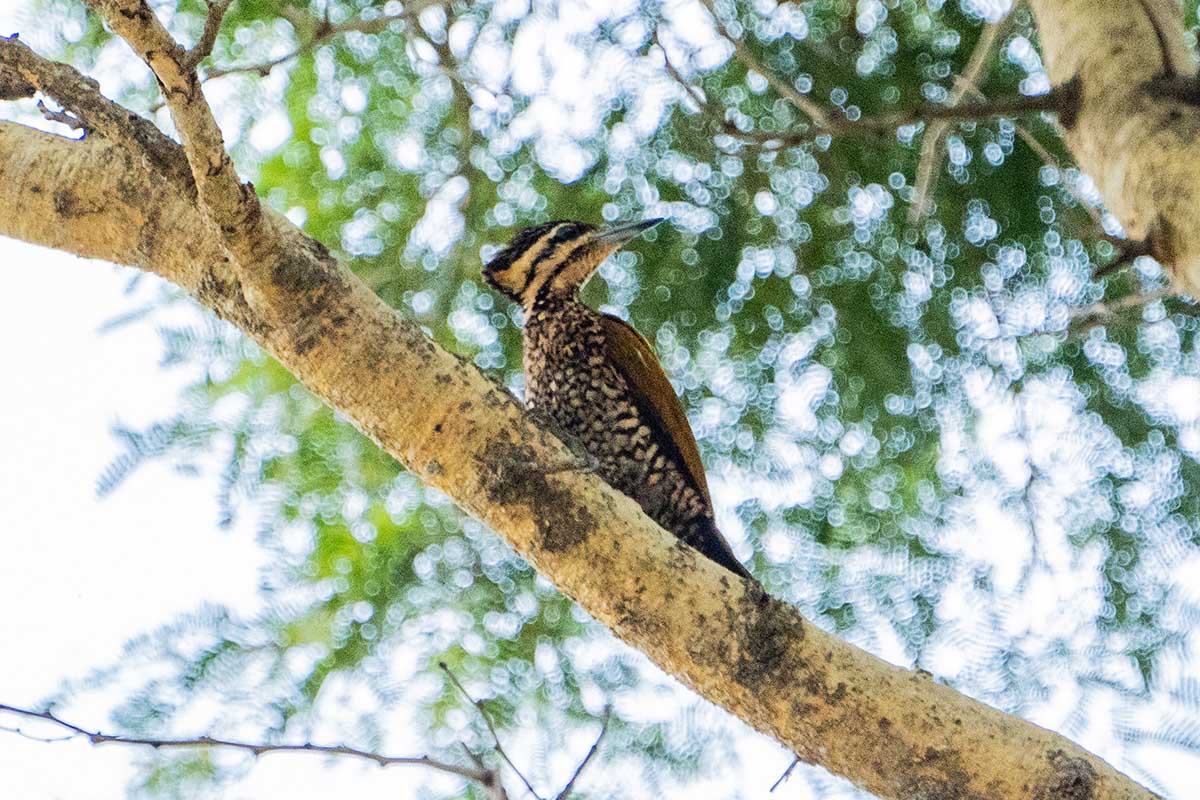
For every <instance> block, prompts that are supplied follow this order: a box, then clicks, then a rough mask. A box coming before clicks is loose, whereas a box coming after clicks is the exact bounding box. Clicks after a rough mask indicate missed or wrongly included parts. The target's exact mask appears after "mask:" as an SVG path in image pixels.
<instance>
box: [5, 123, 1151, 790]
mask: <svg viewBox="0 0 1200 800" xmlns="http://www.w3.org/2000/svg"><path fill="white" fill-rule="evenodd" d="M0 187H4V189H3V191H0V235H8V236H14V237H17V238H20V239H23V240H25V241H29V242H34V243H38V244H43V245H48V246H51V247H56V248H59V249H62V250H66V251H68V252H73V253H78V254H81V255H86V256H92V257H97V258H103V259H105V260H108V261H113V262H116V263H120V264H129V265H132V266H137V267H140V268H142V269H147V270H150V271H153V272H156V273H158V274H160V275H162V276H164V277H166V278H167V279H169V280H172V281H174V282H175V283H177V284H179V285H180V286H182V287H184V288H185V289H187V290H188V291H190V292H192V293H193V294H194V295H195V296H196V297H197V298H198V299H199V300H200V301H201V302H202V303H204V304H205V305H206V306H208V307H209V308H211V309H213V310H214V311H215V312H216V313H218V314H219V315H221V316H223V317H225V318H227V319H231V320H233V321H234V322H235V323H236V324H238V325H239V327H241V328H242V329H243V330H244V331H246V332H247V333H248V334H249V335H250V336H252V337H253V338H254V339H256V340H257V341H258V342H260V343H261V344H262V345H263V346H264V347H265V348H266V349H267V350H268V351H269V352H270V353H272V354H273V355H274V356H275V357H276V358H278V359H279V360H280V361H281V362H282V363H283V364H284V366H286V367H287V368H288V369H289V370H291V371H292V372H293V373H294V374H295V375H296V376H297V377H298V378H299V379H300V380H301V381H303V382H304V383H305V385H306V386H308V388H309V389H310V390H312V391H313V392H314V393H316V394H317V395H318V396H320V397H322V398H323V399H325V400H326V401H327V402H329V403H330V405H332V406H333V407H334V408H336V409H337V410H338V411H340V412H341V413H342V414H344V415H345V416H346V417H347V418H348V419H350V420H352V421H354V423H355V424H356V425H357V426H358V427H359V428H360V429H361V430H362V431H363V432H364V433H366V434H367V435H368V436H370V437H371V438H372V439H374V440H375V441H377V442H378V443H379V444H380V445H381V446H382V447H383V448H384V449H385V450H386V451H387V452H389V453H391V454H393V455H394V456H395V457H396V458H397V459H399V460H400V461H401V462H402V463H404V464H405V465H406V466H408V467H409V468H410V469H411V470H413V471H414V472H415V473H416V474H418V475H420V476H421V477H422V478H423V479H424V480H425V481H426V482H427V483H429V484H430V485H431V486H434V487H436V488H438V489H440V490H442V491H444V492H446V493H447V494H448V495H449V496H451V497H452V498H454V500H455V501H456V502H457V503H459V504H460V505H461V506H462V507H463V508H464V509H465V510H466V511H468V512H469V513H471V514H473V515H474V516H476V517H477V518H478V519H480V520H481V521H483V522H484V523H485V524H487V525H490V526H491V527H492V528H493V529H495V530H496V531H498V532H499V533H500V534H501V535H503V536H504V537H505V538H506V539H507V540H508V541H509V542H510V543H511V544H512V545H513V546H514V547H515V548H516V549H517V551H518V552H519V553H521V554H522V555H523V556H525V557H526V558H528V559H529V560H530V561H531V562H532V563H533V564H534V565H535V566H536V567H537V568H538V570H539V571H541V572H542V574H544V575H546V576H547V577H548V578H550V579H551V580H552V581H553V582H554V583H555V584H556V585H557V586H558V587H559V588H561V589H562V590H563V591H564V592H566V593H567V594H569V595H570V596H571V597H572V598H574V599H575V600H576V601H577V602H579V603H580V605H581V606H582V607H583V608H584V609H585V610H586V611H587V612H588V613H590V614H591V615H592V616H593V617H595V618H596V619H597V620H599V621H600V622H601V623H602V624H604V625H606V626H607V627H609V628H610V629H611V630H613V631H614V632H615V633H616V634H617V635H618V636H620V637H621V638H622V639H624V640H625V641H626V642H628V643H629V644H630V645H632V646H633V647H635V648H637V649H639V650H641V651H642V652H644V653H646V654H647V655H648V656H649V657H650V658H652V659H653V660H654V661H655V662H656V663H658V664H659V665H660V666H661V667H662V668H663V669H665V670H666V671H667V672H669V673H670V674H672V675H675V676H677V677H679V678H680V679H681V680H683V681H684V682H685V683H687V684H688V685H690V686H692V687H693V688H694V689H695V690H696V691H698V692H699V693H700V694H701V695H703V696H704V697H706V698H708V699H709V700H711V701H713V702H714V703H717V704H718V705H720V706H722V707H723V708H725V709H727V710H729V711H730V712H731V713H733V714H734V715H736V716H738V717H739V718H741V719H743V720H745V721H746V722H747V723H748V724H750V725H752V726H753V727H755V728H757V729H758V730H760V731H763V732H764V733H767V734H769V735H771V736H773V737H775V738H776V739H778V740H779V741H780V742H782V743H783V744H784V745H785V746H787V747H788V748H790V749H791V750H793V751H794V752H795V753H796V754H797V755H799V756H800V757H801V758H803V759H804V760H805V761H808V762H810V763H815V764H820V765H823V766H825V767H826V768H828V769H830V770H831V771H833V772H835V773H837V774H839V775H843V776H845V777H847V778H849V779H850V780H852V781H853V782H855V783H856V784H858V785H859V786H862V787H864V788H865V789H867V790H868V791H871V792H873V793H875V794H876V795H878V796H880V797H884V798H896V800H900V799H901V798H903V800H911V798H913V797H927V798H935V797H938V798H940V797H945V798H968V797H989V798H1014V799H1015V798H1022V799H1023V798H1030V797H1035V798H1047V799H1049V798H1058V797H1069V796H1072V795H1071V794H1069V792H1072V791H1074V792H1076V795H1075V796H1080V797H1089V798H1091V800H1114V799H1115V798H1121V799H1122V800H1133V798H1138V799H1139V800H1145V798H1150V797H1153V795H1152V794H1151V793H1149V792H1147V791H1146V790H1144V789H1142V788H1141V787H1139V786H1137V785H1136V784H1135V783H1133V782H1132V781H1130V780H1129V779H1128V778H1126V777H1124V776H1122V775H1121V774H1120V773H1118V772H1117V771H1116V770H1114V769H1113V768H1112V767H1110V766H1108V765H1107V764H1105V763H1104V762H1103V761H1101V760H1100V759H1098V758H1096V757H1095V756H1093V755H1092V754H1090V753H1088V752H1086V751H1085V750H1083V749H1082V748H1080V747H1078V746H1076V745H1074V744H1072V743H1071V742H1069V741H1068V740H1066V739H1064V738H1063V737H1061V736H1059V735H1057V734H1054V733H1051V732H1049V731H1046V730H1043V729H1042V728H1039V727H1037V726H1036V725H1033V724H1030V723H1027V722H1023V721H1021V720H1018V719H1015V718H1013V717H1010V716H1008V715H1006V714H1003V713H1001V712H999V711H996V710H995V709H992V708H989V707H987V706H985V705H983V704H981V703H978V702H975V701H973V700H970V699H969V698H966V697H963V696H962V695H959V694H958V693H956V692H954V691H953V690H952V689H950V688H949V687H946V686H942V685H939V684H937V683H935V682H933V681H931V680H929V679H928V678H926V677H923V676H922V675H921V674H919V673H915V672H910V671H908V670H904V669H900V668H897V667H894V666H892V665H889V664H887V663H885V662H883V661H881V660H879V659H877V658H875V657H873V656H871V655H870V654H868V653H866V652H864V651H862V650H859V649H858V648H856V647H853V646H851V645H849V644H846V643H845V642H842V641H840V640H839V639H837V638H836V637H834V636H831V635H829V634H827V633H825V632H824V631H822V630H820V629H819V628H817V627H815V626H813V625H812V624H810V623H808V622H807V621H806V620H805V619H804V618H803V617H802V616H801V615H800V614H799V613H798V612H797V611H796V609H794V608H792V607H790V606H788V605H786V604H784V603H780V602H778V601H775V600H772V599H771V598H768V597H766V596H764V595H763V594H762V593H761V592H760V591H758V590H757V589H756V588H755V587H752V586H749V585H747V584H744V583H742V582H741V581H739V580H737V579H736V578H735V577H733V576H732V575H730V574H729V573H728V572H726V571H724V570H723V569H721V568H720V567H718V566H717V565H715V564H713V563H712V562H710V561H708V560H707V559H704V558H700V557H698V556H697V554H696V553H695V552H694V551H692V550H691V549H689V548H687V547H684V546H682V545H680V544H678V542H676V541H675V540H674V539H673V538H672V537H670V536H669V535H668V534H666V533H665V532H664V531H662V530H661V529H660V528H658V527H657V526H656V525H654V523H653V522H651V521H650V520H649V519H648V518H647V517H646V516H645V515H644V514H642V512H641V510H640V509H639V508H638V507H637V505H636V504H635V503H634V502H633V501H632V500H630V499H629V498H627V497H625V496H624V495H621V494H620V493H618V492H616V491H615V490H613V489H612V488H611V487H609V486H608V485H607V484H605V483H604V482H603V481H601V480H600V479H599V478H597V477H595V476H593V475H588V474H582V473H576V472H569V471H568V472H562V471H557V472H556V471H554V470H553V468H552V466H553V465H556V464H561V463H563V462H565V461H567V460H569V459H570V453H569V451H568V450H567V449H566V448H565V447H564V446H563V445H562V444H561V443H559V442H558V441H557V440H556V439H554V438H553V437H551V436H550V435H549V434H547V433H545V432H544V431H541V430H540V429H538V428H537V427H536V426H534V425H533V424H532V423H531V422H530V421H529V420H528V419H527V418H526V416H525V415H524V413H523V411H522V409H521V408H520V406H519V405H518V404H517V403H516V402H515V400H513V398H512V397H511V396H509V395H508V393H507V392H505V391H504V390H503V389H502V388H501V387H500V386H498V385H496V384H495V383H493V382H492V381H491V380H489V379H488V378H487V377H485V376H484V375H482V374H481V373H480V372H479V371H478V370H477V369H475V368H474V367H473V366H471V365H470V364H467V363H465V362H463V361H461V360H460V359H458V358H456V357H454V356H453V355H451V354H449V353H447V352H446V351H444V350H442V349H441V348H440V347H438V346H437V345H436V344H434V343H433V342H431V341H430V340H429V339H427V338H426V337H425V336H424V335H423V334H422V333H421V331H420V328H419V327H418V326H417V325H416V324H414V323H411V322H409V321H406V320H404V319H402V318H401V317H399V316H398V315H397V314H396V313H395V312H394V311H393V310H392V309H391V308H389V307H387V306H386V305H385V304H384V303H383V302H382V301H380V300H379V298H378V297H376V296H375V295H374V294H373V293H372V292H371V291H370V290H369V289H368V288H367V287H366V286H364V285H363V284H362V283H361V282H360V281H359V280H358V279H357V278H355V277H354V276H353V275H352V274H351V273H350V272H349V271H348V270H346V269H345V268H344V267H342V266H341V265H339V264H337V263H336V261H334V260H332V259H322V260H321V261H320V262H319V263H320V265H321V268H320V269H319V270H316V269H314V270H313V271H311V272H305V273H303V274H301V275H299V276H293V275H289V274H283V275H279V276H278V280H276V281H275V286H274V288H273V291H272V292H271V293H270V294H266V293H263V294H260V296H259V297H258V298H256V299H254V300H253V302H249V301H248V300H247V296H248V295H250V294H252V293H253V291H254V288H255V287H248V286H246V285H245V284H243V283H241V282H240V281H239V280H237V279H236V278H235V277H234V276H233V270H232V269H231V268H230V267H229V265H228V263H227V260H226V255H225V248H224V246H223V243H222V242H221V241H220V237H219V235H217V234H215V233H214V232H213V230H212V229H211V228H210V227H209V226H208V224H207V222H206V221H205V218H204V217H203V216H202V214H201V212H200V211H199V210H198V209H197V208H196V207H195V206H194V205H193V204H192V203H191V201H189V200H188V199H187V198H185V197H183V196H181V195H180V193H179V192H177V191H175V190H174V188H173V187H172V186H171V185H170V183H169V182H168V181H165V180H163V179H162V178H161V176H159V175H157V174H154V173H152V172H150V171H149V170H148V169H147V168H146V167H145V165H144V163H143V162H142V161H141V160H140V159H136V158H133V157H130V156H129V155H128V154H127V153H124V152H123V151H121V150H120V149H119V148H117V147H115V146H114V145H111V144H109V143H107V142H104V141H101V140H98V139H95V138H87V139H84V140H82V141H73V140H67V139H63V138H60V137H55V136H52V135H49V134H45V133H40V132H37V131H34V130H31V129H29V128H25V127H22V126H20V125H14V124H11V123H0ZM262 225H263V228H264V229H265V230H266V232H267V235H271V236H275V237H276V239H275V240H274V242H272V243H269V246H271V247H276V248H278V249H280V250H281V251H283V252H285V253H287V254H289V255H291V256H292V257H294V258H296V259H297V260H304V259H307V258H309V257H310V255H311V253H313V252H314V251H319V250H321V248H320V247H319V245H316V244H315V243H312V242H310V241H309V240H307V239H306V238H305V237H303V236H302V235H301V234H300V233H299V232H298V231H295V229H294V228H292V227H291V226H290V225H289V224H288V223H287V222H286V221H284V220H282V219H281V218H279V217H278V216H277V215H275V214H273V213H271V212H270V211H267V210H264V211H263V223H262ZM181 242H186V243H187V246H186V247H183V246H179V245H180V243H181ZM244 274H247V275H251V276H252V277H253V279H254V280H255V281H261V280H271V278H270V276H265V277H263V276H260V275H257V274H256V273H254V272H253V271H246V272H245V273H244ZM260 305H266V306H270V308H267V309H264V310H262V311H260V310H259V306H260ZM294 309H303V313H304V314H306V315H309V316H311V318H312V320H311V322H310V323H309V324H308V325H307V326H306V327H298V326H295V325H284V326H280V325H276V324H274V323H273V322H272V321H271V320H272V318H282V319H292V318H293V317H294V315H295V313H296V312H295V311H294ZM529 463H536V464H542V465H546V470H545V471H541V470H523V469H520V468H518V467H514V466H512V465H518V464H529Z"/></svg>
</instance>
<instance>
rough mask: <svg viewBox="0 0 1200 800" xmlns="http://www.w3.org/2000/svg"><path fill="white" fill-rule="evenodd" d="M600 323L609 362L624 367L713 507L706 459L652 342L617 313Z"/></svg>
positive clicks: (648, 412) (631, 384) (635, 390)
mask: <svg viewBox="0 0 1200 800" xmlns="http://www.w3.org/2000/svg"><path fill="white" fill-rule="evenodd" d="M601 323H602V328H603V330H604V339H605V343H606V344H607V346H608V355H609V359H610V362H611V363H612V364H614V365H616V367H617V369H619V370H620V371H621V376H622V377H623V378H625V383H627V384H628V385H629V388H630V390H631V391H632V392H633V393H634V396H635V397H636V398H637V404H638V407H639V408H640V409H641V411H642V413H643V414H645V415H646V416H647V418H648V420H649V421H650V422H652V423H655V424H657V425H658V426H659V427H660V428H661V429H662V433H663V434H664V436H663V439H665V440H666V441H667V442H669V443H671V444H673V445H674V447H675V449H676V450H677V451H678V453H679V456H680V457H681V458H682V460H683V466H684V468H685V469H686V470H687V473H688V476H689V477H690V478H691V479H692V482H693V483H694V484H695V486H696V489H698V490H699V492H700V494H701V495H702V496H703V497H704V502H705V505H707V506H708V507H709V508H710V509H711V508H712V499H711V498H710V497H709V494H708V480H707V479H706V478H705V477H704V462H702V461H701V460H700V449H699V448H698V447H696V437H695V436H694V435H692V427H691V426H690V425H689V424H688V421H687V415H685V414H684V413H683V406H682V405H681V404H680V402H679V398H678V397H676V396H675V387H673V386H672V385H671V382H670V381H669V380H667V373H665V372H663V368H662V365H661V364H659V363H658V359H657V358H655V357H654V351H653V350H651V349H650V343H649V342H647V341H646V340H645V339H643V338H642V335H641V334H640V333H638V332H637V331H635V330H634V329H633V328H632V327H630V325H629V324H628V323H626V322H625V321H623V320H621V319H618V318H617V317H614V316H611V315H609V314H604V315H602V316H601Z"/></svg>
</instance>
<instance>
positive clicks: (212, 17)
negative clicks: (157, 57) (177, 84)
mask: <svg viewBox="0 0 1200 800" xmlns="http://www.w3.org/2000/svg"><path fill="white" fill-rule="evenodd" d="M207 1H208V16H207V17H205V19H204V32H203V33H202V34H200V41H198V42H196V44H195V46H194V47H192V49H191V50H188V51H187V52H186V53H185V54H184V55H183V58H182V59H180V63H181V64H182V65H183V67H184V69H188V70H192V69H195V68H196V67H197V66H199V65H200V62H201V61H203V60H204V59H206V58H208V57H209V56H210V55H212V51H213V45H215V44H216V43H217V34H218V33H220V31H221V21H222V20H223V19H225V12H226V11H228V10H229V6H230V5H232V3H233V0H215V1H214V0H207Z"/></svg>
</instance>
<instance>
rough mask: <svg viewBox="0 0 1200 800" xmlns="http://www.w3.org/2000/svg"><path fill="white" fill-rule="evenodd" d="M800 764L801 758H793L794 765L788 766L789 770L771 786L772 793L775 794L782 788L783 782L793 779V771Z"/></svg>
mask: <svg viewBox="0 0 1200 800" xmlns="http://www.w3.org/2000/svg"><path fill="white" fill-rule="evenodd" d="M799 763H800V759H799V757H796V758H793V759H792V763H790V764H788V768H787V769H785V770H784V771H783V774H782V775H780V776H779V780H777V781H775V782H774V783H772V784H771V789H770V792H774V791H775V790H776V789H778V788H779V787H780V786H782V785H783V782H784V781H786V780H787V779H788V778H790V777H791V775H792V770H794V769H795V768H796V765H797V764H799Z"/></svg>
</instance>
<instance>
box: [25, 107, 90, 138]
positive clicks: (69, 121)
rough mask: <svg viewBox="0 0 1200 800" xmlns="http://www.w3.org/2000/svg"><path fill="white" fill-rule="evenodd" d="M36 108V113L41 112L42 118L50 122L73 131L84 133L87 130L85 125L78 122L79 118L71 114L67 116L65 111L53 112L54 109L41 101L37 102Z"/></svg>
mask: <svg viewBox="0 0 1200 800" xmlns="http://www.w3.org/2000/svg"><path fill="white" fill-rule="evenodd" d="M37 107H38V111H40V112H42V116H43V117H45V118H46V119H48V120H50V121H51V122H57V123H59V124H62V125H66V126H67V127H68V128H70V129H71V130H73V131H86V130H87V125H84V124H83V123H82V122H80V121H79V117H76V116H75V115H73V114H69V113H67V112H66V111H63V110H61V109H60V110H58V111H55V110H54V109H52V108H50V107H49V106H47V105H46V104H45V103H44V102H42V101H41V100H38V101H37Z"/></svg>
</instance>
